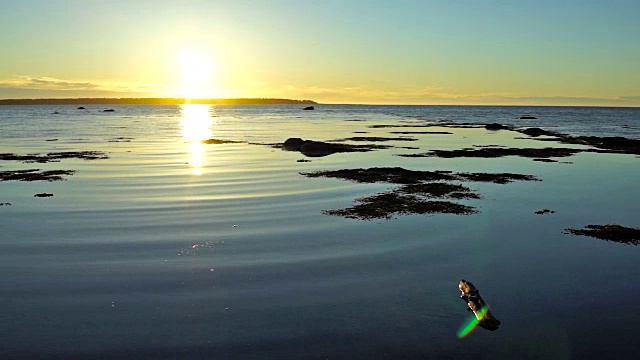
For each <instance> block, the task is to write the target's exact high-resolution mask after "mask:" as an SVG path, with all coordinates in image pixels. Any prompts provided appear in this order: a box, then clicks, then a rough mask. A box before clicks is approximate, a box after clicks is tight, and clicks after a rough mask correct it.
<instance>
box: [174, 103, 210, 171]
mask: <svg viewBox="0 0 640 360" xmlns="http://www.w3.org/2000/svg"><path fill="white" fill-rule="evenodd" d="M209 108H210V105H200V104H185V105H183V106H182V111H181V112H182V119H181V120H180V123H181V125H182V129H181V135H182V137H183V138H184V140H185V141H187V142H189V151H190V153H191V157H190V158H189V165H190V166H191V172H192V173H193V174H194V175H202V167H203V166H204V162H205V156H204V145H203V144H202V143H201V141H202V140H207V139H210V138H211V135H212V133H211V125H212V124H213V119H211V117H210V115H209Z"/></svg>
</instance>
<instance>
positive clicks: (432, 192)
mask: <svg viewBox="0 0 640 360" xmlns="http://www.w3.org/2000/svg"><path fill="white" fill-rule="evenodd" d="M396 191H397V192H398V193H402V194H413V195H421V196H428V197H449V198H454V199H480V195H478V194H477V193H475V192H474V191H473V190H471V189H470V188H468V187H466V186H464V185H462V184H450V183H444V182H429V183H418V184H409V185H405V186H402V187H400V188H398V189H396Z"/></svg>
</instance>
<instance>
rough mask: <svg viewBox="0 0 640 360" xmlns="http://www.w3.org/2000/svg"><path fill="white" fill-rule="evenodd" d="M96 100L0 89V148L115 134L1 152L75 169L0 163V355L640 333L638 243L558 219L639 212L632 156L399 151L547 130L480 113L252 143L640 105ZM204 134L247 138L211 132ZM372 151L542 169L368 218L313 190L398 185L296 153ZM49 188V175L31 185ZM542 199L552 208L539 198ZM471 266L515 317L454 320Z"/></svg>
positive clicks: (575, 119)
mask: <svg viewBox="0 0 640 360" xmlns="http://www.w3.org/2000/svg"><path fill="white" fill-rule="evenodd" d="M103 108H104V107H90V106H88V107H87V110H85V111H79V110H76V108H75V106H22V107H11V106H3V107H0V153H5V152H12V153H19V154H27V153H43V152H50V151H84V150H99V151H106V152H108V153H109V156H110V158H109V159H106V160H95V161H85V160H74V159H69V160H63V161H61V162H59V163H47V164H23V163H17V162H10V161H0V166H1V168H0V171H7V170H15V169H28V168H40V169H65V170H71V169H73V170H77V173H76V174H75V175H73V176H70V177H69V178H68V181H63V182H50V183H49V182H31V183H27V182H1V183H0V203H4V202H10V203H12V206H3V207H0V309H1V312H0V314H1V315H0V316H1V321H0V357H2V358H7V359H12V358H51V357H58V358H65V359H66V358H115V359H120V358H131V359H182V358H185V359H200V358H203V359H205V358H206V359H212V358H216V359H218V358H230V359H249V358H257V359H263V358H264V359H284V358H292V359H300V358H313V359H325V358H329V359H355V358H363V359H383V358H388V359H398V358H416V359H418V358H461V357H465V358H488V359H493V358H497V357H503V358H504V357H507V358H560V359H568V358H601V357H603V356H611V357H614V358H635V355H637V353H638V351H640V342H638V341H637V339H638V335H637V332H636V328H637V324H638V323H640V312H639V311H637V305H636V303H637V301H636V300H637V299H638V297H639V296H640V287H639V286H638V285H637V279H638V278H639V277H640V267H638V260H639V259H640V248H639V247H633V246H626V245H621V244H615V243H607V242H603V241H600V240H597V239H591V238H585V237H573V236H570V235H566V234H563V233H562V231H563V230H564V229H565V228H568V227H577V228H579V227H582V226H584V225H587V224H607V223H618V224H622V225H626V226H633V227H640V222H639V220H638V219H640V206H639V205H638V204H640V191H638V185H637V184H638V179H640V166H638V165H640V159H638V157H636V156H633V155H611V154H589V153H582V154H578V155H575V156H573V157H571V158H567V159H566V160H568V161H571V162H573V164H561V163H539V162H533V161H531V160H530V159H525V158H501V159H437V158H404V157H398V156H395V155H397V154H406V153H413V152H423V151H426V150H428V149H432V148H439V149H456V148H462V147H469V146H471V145H492V144H502V145H508V146H521V147H544V146H553V145H554V144H552V143H547V142H537V141H533V140H529V139H520V138H521V137H522V136H520V134H517V133H511V132H488V131H485V130H484V129H443V130H448V131H453V132H454V134H452V135H411V136H413V137H415V138H417V139H418V141H414V142H408V141H407V142H403V141H397V142H392V143H389V144H391V145H395V146H398V147H397V148H392V149H388V150H381V151H375V152H370V153H350V154H334V155H331V156H328V157H324V158H313V159H311V160H312V161H311V162H297V160H299V159H302V158H303V156H302V155H300V154H299V153H292V152H285V151H281V150H279V149H274V148H272V147H269V146H266V145H258V144H255V143H263V144H268V143H280V142H283V141H284V140H285V139H286V138H288V137H302V138H308V139H316V140H331V139H340V138H345V137H350V136H354V134H353V133H354V132H363V131H366V132H368V134H358V136H394V137H395V136H398V135H393V134H390V132H391V131H397V130H438V129H439V128H435V129H420V128H417V129H394V128H380V129H374V128H369V127H368V126H369V125H376V124H378V125H379V124H402V125H407V124H413V123H417V124H421V123H424V122H430V121H431V122H438V121H456V122H479V123H486V122H500V123H508V124H514V125H517V126H537V127H545V128H550V129H554V130H557V131H561V132H566V133H570V134H573V135H600V136H626V137H630V138H636V139H638V138H640V110H639V109H608V108H551V107H549V108H547V107H533V108H525V107H443V106H436V107H395V106H375V107H368V106H317V110H316V111H313V112H303V111H300V110H299V108H298V107H295V106H293V107H292V106H216V107H209V106H194V105H192V106H186V107H179V106H116V107H115V109H116V112H114V113H102V112H101V110H102V109H103ZM54 111H57V112H59V114H55V115H54V114H52V113H53V112H54ZM521 115H532V116H536V117H537V118H538V119H537V120H519V119H518V118H519V117H520V116H521ZM208 138H217V139H227V140H240V141H246V142H250V143H254V144H252V145H249V144H246V143H245V144H241V143H237V144H236V143H233V144H219V145H213V144H211V145H205V144H201V143H200V142H199V141H200V140H202V139H208ZM53 139H57V140H55V141H52V140H53ZM47 140H49V141H47ZM406 146H411V147H419V148H420V149H419V150H412V149H403V148H400V147H406ZM556 146H560V145H556ZM371 166H402V167H405V168H409V169H415V170H452V171H487V172H503V171H508V172H516V173H525V174H532V175H536V176H539V177H540V178H542V179H543V181H542V182H527V183H512V184H507V185H496V184H485V183H468V184H466V185H468V186H470V187H472V188H473V189H476V190H478V191H479V192H480V193H481V194H482V195H483V199H481V200H468V201H466V202H468V203H469V204H472V205H474V206H476V207H478V209H479V210H480V213H479V214H477V215H471V216H456V215H434V216H401V217H397V218H394V219H392V220H389V221H386V220H382V221H357V220H352V219H344V218H340V217H333V216H327V215H323V214H322V212H321V211H322V210H325V209H335V208H340V207H346V206H349V205H351V204H352V202H353V200H354V199H355V198H358V197H361V196H366V195H371V194H373V193H376V192H381V191H384V190H385V189H387V188H389V187H390V185H387V184H354V183H350V182H344V181H341V180H336V179H311V178H306V177H303V176H301V175H299V172H301V171H313V170H328V169H342V168H355V167H371ZM40 192H48V193H53V194H54V197H51V198H42V199H41V198H35V197H33V195H34V194H36V193H40ZM543 208H549V209H553V210H556V211H557V213H556V214H552V215H545V216H540V215H535V214H534V211H536V210H540V209H543ZM461 278H465V279H467V280H470V281H472V282H473V283H474V284H476V285H477V286H478V288H479V289H480V291H481V293H482V294H483V297H484V298H485V300H487V302H488V303H489V304H490V305H491V307H492V309H493V312H494V314H495V315H496V317H497V318H498V319H500V320H501V321H502V327H501V328H500V329H499V330H498V331H496V332H488V331H484V330H483V329H478V330H477V331H475V332H473V333H472V334H471V335H469V336H468V337H466V338H464V339H458V338H457V337H456V332H457V330H458V329H459V328H460V326H461V325H462V324H463V323H464V322H465V320H467V319H468V317H469V314H470V313H468V312H467V311H465V307H466V306H465V304H464V303H463V301H461V300H460V299H459V298H458V296H459V291H458V290H457V284H458V281H459V280H460V279H461Z"/></svg>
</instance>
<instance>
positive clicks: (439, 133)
mask: <svg viewBox="0 0 640 360" xmlns="http://www.w3.org/2000/svg"><path fill="white" fill-rule="evenodd" d="M391 134H401V135H450V134H453V133H452V132H449V131H391Z"/></svg>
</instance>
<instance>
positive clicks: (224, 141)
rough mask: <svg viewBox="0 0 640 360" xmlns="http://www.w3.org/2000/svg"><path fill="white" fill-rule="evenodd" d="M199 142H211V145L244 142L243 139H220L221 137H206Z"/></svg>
mask: <svg viewBox="0 0 640 360" xmlns="http://www.w3.org/2000/svg"><path fill="white" fill-rule="evenodd" d="M201 143H203V144H210V145H211V144H213V145H219V144H240V143H244V141H238V140H222V139H207V140H202V141H201Z"/></svg>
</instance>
